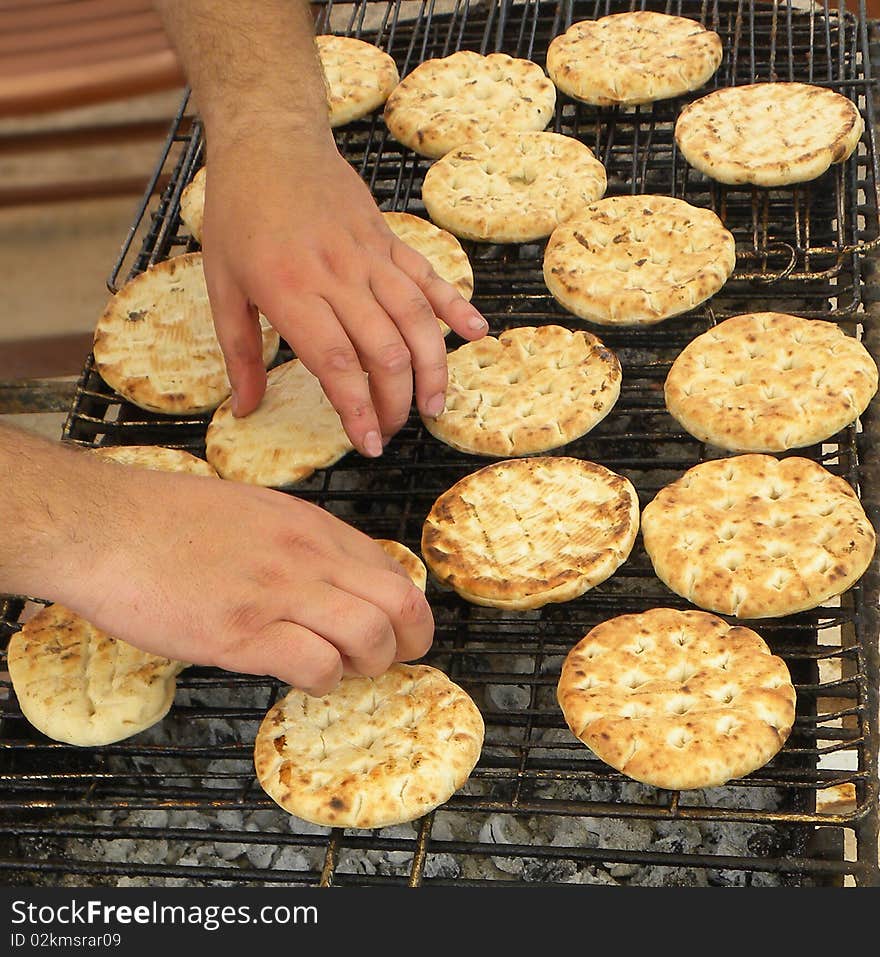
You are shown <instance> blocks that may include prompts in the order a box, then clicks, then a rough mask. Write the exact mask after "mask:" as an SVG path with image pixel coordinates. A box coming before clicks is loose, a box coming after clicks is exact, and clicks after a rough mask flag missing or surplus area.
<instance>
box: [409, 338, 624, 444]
mask: <svg viewBox="0 0 880 957" xmlns="http://www.w3.org/2000/svg"><path fill="white" fill-rule="evenodd" d="M446 358H447V368H448V370H449V384H448V386H447V389H446V408H445V410H444V411H443V412H442V413H441V414H440V415H439V416H437V417H436V418H433V419H432V418H429V417H427V416H422V421H423V422H424V423H425V428H426V429H427V430H428V431H429V432H430V433H431V435H433V436H434V437H435V438H438V439H440V440H441V441H442V442H445V443H446V444H447V445H451V446H452V447H453V448H454V449H459V450H460V451H462V452H471V453H473V454H475V455H493V456H498V457H505V458H506V457H509V456H518V455H532V454H534V453H536V452H546V451H549V450H550V449H555V448H558V447H559V446H560V445H565V444H566V443H568V442H571V441H573V440H574V439H577V438H579V437H580V436H582V435H585V434H586V433H587V432H589V431H590V429H592V428H593V427H594V426H596V425H597V424H598V423H599V422H601V421H602V419H604V418H605V416H606V415H608V413H609V412H610V411H611V409H612V408H613V407H614V403H615V402H616V401H617V399H618V396H619V395H620V380H621V372H620V363H619V362H618V360H617V356H615V355H614V353H613V352H611V350H610V349H607V348H606V347H605V346H604V345H603V344H602V343H601V342H600V341H599V340H598V339H597V338H596V337H595V336H593V335H590V333H588V332H571V331H570V330H568V329H563V328H562V326H539V327H535V326H524V327H521V328H517V329H508V330H507V331H506V332H502V333H501V335H500V336H499V337H498V338H497V339H496V338H495V337H494V336H485V337H484V338H482V339H478V340H477V341H476V342H468V343H465V345H463V346H461V347H459V348H458V349H455V350H454V351H453V352H450V353H448V355H447V357H446Z"/></svg>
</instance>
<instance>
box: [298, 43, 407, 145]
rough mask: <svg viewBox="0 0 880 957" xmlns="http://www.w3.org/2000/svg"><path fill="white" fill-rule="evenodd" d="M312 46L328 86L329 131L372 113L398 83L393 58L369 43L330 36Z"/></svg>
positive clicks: (398, 79)
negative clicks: (314, 48) (316, 51)
mask: <svg viewBox="0 0 880 957" xmlns="http://www.w3.org/2000/svg"><path fill="white" fill-rule="evenodd" d="M315 42H316V43H317V46H318V57H319V58H320V61H321V69H322V70H323V72H324V80H325V83H326V86H327V103H328V105H329V107H330V125H331V126H332V127H337V126H344V125H345V124H346V123H351V122H352V121H353V120H359V119H360V118H361V117H363V116H366V115H367V114H368V113H372V112H373V110H375V109H377V108H378V107H380V106H382V104H383V103H384V102H385V101H386V100H387V99H388V94H389V93H390V92H391V91H392V90H393V89H394V88H395V87H396V86H397V84H398V83H399V82H400V75H399V74H398V72H397V64H396V63H395V62H394V60H393V59H392V57H390V56H389V55H388V54H387V53H385V52H384V51H383V50H380V49H379V48H378V47H377V46H374V45H373V44H372V43H366V42H365V41H364V40H358V39H357V38H355V37H336V36H331V35H323V36H318V37H316V38H315Z"/></svg>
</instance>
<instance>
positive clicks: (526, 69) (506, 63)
mask: <svg viewBox="0 0 880 957" xmlns="http://www.w3.org/2000/svg"><path fill="white" fill-rule="evenodd" d="M555 106H556V87H554V85H553V83H552V82H551V81H550V80H548V79H547V77H546V76H545V75H544V71H543V70H542V69H541V67H539V66H538V64H537V63H532V61H531V60H521V59H517V58H516V57H511V56H508V55H507V54H506V53H490V54H489V55H488V56H482V55H481V54H479V53H473V52H471V51H470V50H460V51H459V52H458V53H453V54H452V55H451V56H447V57H442V58H439V59H435V60H426V61H425V62H424V63H421V64H420V65H419V66H417V67H416V68H415V69H414V70H413V71H412V73H410V74H409V75H408V76H406V77H404V79H403V80H402V81H401V82H400V84H399V85H398V86H397V87H396V88H395V89H394V91H393V92H392V93H391V96H389V97H388V102H387V103H386V104H385V123H386V125H387V126H388V129H389V131H390V133H391V135H392V136H393V137H394V138H395V139H396V140H397V141H398V142H400V143H403V145H404V146H408V147H409V148H410V149H412V150H415V152H416V153H420V154H421V155H422V156H428V157H431V158H432V159H436V158H437V157H440V156H443V155H444V154H445V153H448V152H449V151H450V150H452V149H455V148H456V147H457V146H462V145H463V144H464V143H469V142H472V141H473V140H479V139H481V138H482V137H484V136H485V135H486V133H488V132H490V131H492V130H497V129H503V130H543V129H544V128H545V127H546V126H547V124H548V123H549V122H550V120H551V119H552V118H553V110H554V108H555Z"/></svg>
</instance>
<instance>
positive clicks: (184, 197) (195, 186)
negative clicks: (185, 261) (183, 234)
mask: <svg viewBox="0 0 880 957" xmlns="http://www.w3.org/2000/svg"><path fill="white" fill-rule="evenodd" d="M207 176H208V168H207V167H206V166H202V167H201V168H200V169H199V171H198V172H197V173H196V175H195V176H193V178H192V179H191V180H190V181H189V182H188V183H187V184H186V186H184V188H183V192H182V193H181V194H180V218H181V220H182V221H183V225H184V226H186V228H187V229H188V230H189V231H190V232H191V233H192V236H193V239H195V241H196V242H197V243H200V242H201V241H202V226H203V225H204V221H205V184H206V182H207Z"/></svg>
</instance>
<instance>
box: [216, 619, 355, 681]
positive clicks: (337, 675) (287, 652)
mask: <svg viewBox="0 0 880 957" xmlns="http://www.w3.org/2000/svg"><path fill="white" fill-rule="evenodd" d="M233 653H234V662H233V661H232V660H231V661H230V666H231V667H232V668H233V670H236V671H240V672H243V673H244V674H250V675H272V676H273V677H275V678H279V679H280V680H281V681H284V682H286V683H287V684H289V685H293V687H295V688H299V689H300V690H302V691H305V692H307V693H308V694H311V695H316V696H320V695H324V694H327V693H328V692H330V691H332V690H333V689H334V688H335V687H336V685H337V684H339V682H340V680H341V678H342V674H343V662H342V658H341V656H340V654H339V652H338V651H337V649H336V648H335V647H334V646H333V645H332V644H331V643H329V642H328V641H326V640H325V639H324V638H322V637H321V636H320V635H317V634H315V633H314V632H313V631H310V630H309V629H308V628H304V627H303V626H302V625H299V624H296V623H295V622H292V621H275V622H273V623H272V624H271V625H267V626H266V627H265V628H263V629H262V631H260V632H259V634H258V635H256V636H255V637H254V638H252V639H250V640H248V641H244V642H241V643H240V644H239V645H237V646H236V648H235V649H234V652H233Z"/></svg>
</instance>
